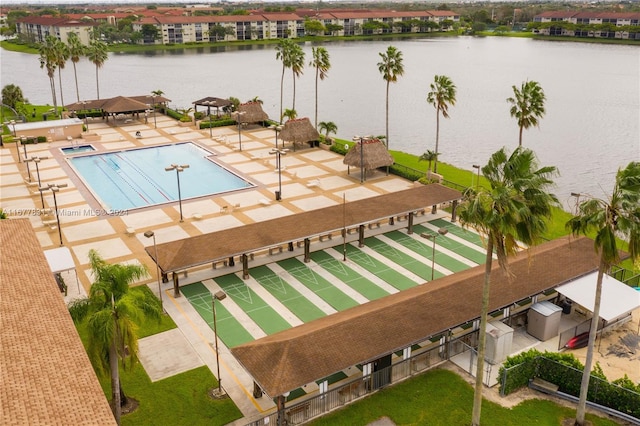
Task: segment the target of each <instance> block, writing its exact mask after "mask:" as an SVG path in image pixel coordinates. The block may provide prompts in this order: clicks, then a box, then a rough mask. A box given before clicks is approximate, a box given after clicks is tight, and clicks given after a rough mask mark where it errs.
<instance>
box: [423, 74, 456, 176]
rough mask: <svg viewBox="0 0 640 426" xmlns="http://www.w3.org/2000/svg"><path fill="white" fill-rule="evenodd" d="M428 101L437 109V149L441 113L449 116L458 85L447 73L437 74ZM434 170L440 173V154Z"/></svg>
mask: <svg viewBox="0 0 640 426" xmlns="http://www.w3.org/2000/svg"><path fill="white" fill-rule="evenodd" d="M427 102H429V103H430V104H431V105H433V106H434V108H435V109H436V150H435V152H439V151H438V144H439V142H440V113H442V117H444V118H449V105H455V104H456V85H455V84H453V82H452V81H451V79H450V78H449V77H447V76H446V75H436V76H435V78H434V79H433V83H431V91H430V92H429V94H428V95H427ZM433 172H434V173H438V156H437V155H436V158H435V159H434V165H433Z"/></svg>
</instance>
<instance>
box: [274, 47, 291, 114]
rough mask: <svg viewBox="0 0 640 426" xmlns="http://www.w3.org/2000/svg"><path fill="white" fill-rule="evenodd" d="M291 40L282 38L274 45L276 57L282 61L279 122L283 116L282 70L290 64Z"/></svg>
mask: <svg viewBox="0 0 640 426" xmlns="http://www.w3.org/2000/svg"><path fill="white" fill-rule="evenodd" d="M292 46H293V42H292V41H291V40H290V39H288V38H285V39H282V40H280V41H279V42H278V45H277V46H276V59H278V60H280V61H282V76H281V77H280V122H282V117H283V110H282V108H283V105H282V104H283V94H284V72H285V71H286V69H287V68H289V67H290V66H291V49H292Z"/></svg>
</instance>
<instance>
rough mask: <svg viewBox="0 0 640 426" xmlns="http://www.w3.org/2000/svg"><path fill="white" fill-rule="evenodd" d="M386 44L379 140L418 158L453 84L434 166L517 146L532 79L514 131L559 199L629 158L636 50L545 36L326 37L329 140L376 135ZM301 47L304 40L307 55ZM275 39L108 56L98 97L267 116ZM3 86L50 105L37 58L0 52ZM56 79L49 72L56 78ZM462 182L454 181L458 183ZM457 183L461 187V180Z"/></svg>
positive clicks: (89, 72) (637, 92)
mask: <svg viewBox="0 0 640 426" xmlns="http://www.w3.org/2000/svg"><path fill="white" fill-rule="evenodd" d="M389 45H394V46H396V47H397V48H398V49H399V50H400V51H402V53H403V56H404V68H405V73H404V75H403V76H402V77H400V78H399V80H398V82H397V83H394V84H391V87H390V100H389V108H390V124H389V147H390V149H394V150H401V151H405V152H409V153H412V154H416V155H420V154H422V153H423V152H425V151H426V150H427V149H431V150H433V149H435V125H436V115H435V109H434V108H433V106H431V105H429V104H428V103H427V102H426V97H427V93H428V92H429V90H430V89H429V85H430V83H431V82H432V81H433V77H434V75H436V74H444V75H447V76H449V77H450V78H451V79H452V80H453V82H454V83H455V84H456V86H457V88H458V93H457V103H456V105H455V106H453V107H450V110H449V112H450V116H451V117H450V118H449V119H441V123H440V152H441V156H440V161H443V162H447V163H450V164H453V165H455V166H458V167H461V168H465V169H468V170H471V169H472V167H471V165H472V164H486V162H487V159H488V157H489V156H490V155H491V153H493V152H495V151H496V150H498V149H499V148H501V147H503V146H506V147H508V148H509V149H510V150H512V149H514V148H515V147H516V146H517V144H518V126H517V124H516V122H515V120H514V119H513V118H511V116H510V115H509V108H510V106H509V104H508V103H507V102H506V98H507V97H509V96H511V95H512V93H513V92H512V89H511V86H512V85H517V86H520V84H521V83H522V82H523V81H525V80H535V81H537V82H539V83H540V85H541V86H542V88H543V89H544V91H545V94H546V97H547V101H546V111H547V112H546V115H545V117H544V118H543V119H542V120H541V121H540V127H539V128H532V129H529V130H527V131H525V132H524V137H523V144H524V145H525V146H526V147H530V148H532V149H533V150H534V151H535V152H536V154H537V155H538V157H539V159H540V163H541V164H542V165H554V166H557V167H558V169H559V171H560V176H559V177H558V178H556V183H557V188H556V191H555V192H556V194H557V195H558V198H559V199H560V200H561V201H562V202H563V203H564V204H565V206H570V203H571V202H572V201H573V200H571V197H570V193H571V192H580V193H588V194H591V195H593V196H596V197H603V196H606V194H608V193H610V191H611V188H612V185H613V181H614V177H615V173H616V171H617V169H618V168H619V167H623V166H625V165H626V164H627V163H628V162H629V161H632V160H639V159H640V49H639V48H638V47H637V46H622V45H599V44H586V43H585V44H583V43H574V42H560V41H557V42H549V41H537V40H531V39H519V38H508V37H487V38H473V37H457V38H427V39H408V40H394V41H336V42H329V43H325V44H323V46H324V47H325V48H326V49H327V50H328V51H329V54H330V56H331V64H332V67H331V69H330V70H329V73H328V78H327V79H325V80H324V81H321V82H320V83H319V101H318V105H319V112H318V120H319V121H333V122H334V123H336V124H337V126H338V137H340V138H344V139H351V138H352V136H353V135H367V134H372V135H383V134H384V133H385V90H386V86H385V81H384V80H383V79H382V76H381V75H380V73H379V71H378V69H377V63H378V62H379V61H380V56H379V54H378V53H379V52H383V51H385V50H386V49H387V47H388V46H389ZM312 46H313V45H312V44H311V43H306V44H305V45H304V51H305V52H306V60H305V62H306V63H308V62H309V61H310V60H311V47H312ZM274 49H275V46H273V45H268V46H265V45H260V46H242V47H241V48H238V47H231V48H214V49H212V48H198V49H184V50H171V51H160V52H157V51H154V52H145V53H110V54H109V59H108V61H107V62H106V63H105V64H104V66H103V67H102V68H101V69H100V71H99V80H100V95H101V97H103V98H106V97H113V96H119V95H123V96H128V95H145V94H150V93H151V91H152V90H158V89H160V90H162V91H164V92H165V94H164V96H166V97H168V98H169V99H171V100H172V102H171V106H172V107H174V108H183V107H191V106H192V105H191V103H192V102H193V101H195V100H197V99H201V98H203V97H206V96H215V97H223V98H226V97H230V96H234V97H237V98H239V99H240V100H241V101H243V102H244V101H247V100H249V99H251V98H253V97H255V96H258V97H259V98H260V99H261V100H262V101H263V102H264V105H263V107H264V109H265V111H266V112H267V113H268V114H269V116H270V117H271V118H273V119H277V117H278V115H279V111H280V78H281V75H282V64H281V62H279V61H277V60H276V57H275V50H274ZM1 67H2V86H4V85H6V84H16V85H18V86H20V87H21V88H22V91H23V93H24V95H25V96H26V97H27V98H28V99H29V100H30V101H31V102H32V103H35V104H46V103H49V104H52V98H51V91H50V88H49V80H48V78H47V76H46V72H45V71H44V70H41V69H40V64H39V60H38V57H37V55H27V54H22V53H15V52H8V51H2V65H1ZM78 76H79V86H80V96H81V97H80V100H84V99H95V98H96V79H95V67H94V65H93V64H92V63H90V62H89V61H88V60H86V59H83V60H82V61H81V62H80V63H79V64H78ZM62 77H63V90H64V91H63V94H64V101H65V104H69V103H71V102H75V101H76V94H75V83H74V79H73V66H72V64H71V63H70V62H69V63H68V64H67V66H66V68H65V69H64V70H63V72H62ZM57 81H58V77H57V75H56V84H57ZM284 81H285V85H284V108H291V106H292V87H293V84H292V76H291V72H290V70H287V72H286V74H285V80H284ZM314 91H315V71H314V70H313V69H312V68H309V67H307V68H305V69H304V74H303V75H302V76H301V78H299V79H298V80H297V81H296V105H295V107H296V108H295V109H296V110H297V111H298V116H299V117H305V116H306V117H310V119H311V121H312V122H313V121H314V108H315V107H314V105H315V95H314V93H315V92H314ZM460 183H462V184H465V182H460ZM466 184H471V182H467V183H466Z"/></svg>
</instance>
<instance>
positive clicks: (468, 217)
mask: <svg viewBox="0 0 640 426" xmlns="http://www.w3.org/2000/svg"><path fill="white" fill-rule="evenodd" d="M482 173H483V175H484V176H485V177H486V179H487V182H488V185H483V186H482V187H479V188H478V190H477V191H476V190H474V189H472V188H470V189H467V191H466V192H465V199H464V200H463V202H462V204H461V205H460V221H461V223H462V224H463V226H469V227H472V228H475V229H476V230H478V231H479V232H480V233H482V234H484V235H485V238H486V241H487V247H486V250H487V251H486V263H485V272H484V285H483V288H482V309H481V312H480V330H479V337H478V356H477V368H476V382H475V393H474V399H473V417H472V424H473V425H479V424H480V410H481V403H482V387H483V373H484V357H485V352H486V345H485V338H486V327H487V316H488V314H489V290H490V283H491V267H492V262H493V256H492V255H493V253H494V252H495V254H496V256H497V259H498V264H499V265H500V268H501V269H502V270H504V271H506V272H508V271H509V266H508V259H507V257H508V256H510V255H513V254H515V253H516V252H517V250H518V249H519V248H520V247H519V242H522V243H523V244H524V245H525V246H526V247H529V246H532V245H534V244H536V243H537V242H538V241H539V240H540V238H541V236H542V234H543V233H544V232H545V230H546V219H548V218H550V217H551V212H552V207H553V206H556V205H558V200H557V198H556V197H555V196H554V195H552V194H549V193H547V192H546V191H547V188H548V187H550V186H551V185H552V184H553V182H552V181H551V179H550V178H551V177H552V176H553V175H555V174H556V173H557V171H556V168H555V167H542V168H538V164H537V161H536V158H535V154H534V153H533V151H531V150H528V149H522V148H518V149H516V150H515V151H514V152H513V153H512V154H511V155H510V156H508V155H507V153H506V152H505V150H504V148H503V149H501V150H499V151H497V152H495V153H494V154H493V155H492V156H491V158H490V159H489V163H488V164H487V165H486V166H484V167H483V168H482Z"/></svg>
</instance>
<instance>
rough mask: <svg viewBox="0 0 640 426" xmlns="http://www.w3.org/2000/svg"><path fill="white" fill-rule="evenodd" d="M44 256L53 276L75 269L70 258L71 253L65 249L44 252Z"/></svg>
mask: <svg viewBox="0 0 640 426" xmlns="http://www.w3.org/2000/svg"><path fill="white" fill-rule="evenodd" d="M44 256H45V257H46V258H47V262H48V263H49V269H51V272H53V273H54V274H57V273H59V272H65V271H71V270H74V269H76V265H75V264H74V263H73V258H72V257H71V252H70V251H69V249H68V248H66V247H59V248H55V249H51V250H45V251H44Z"/></svg>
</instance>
